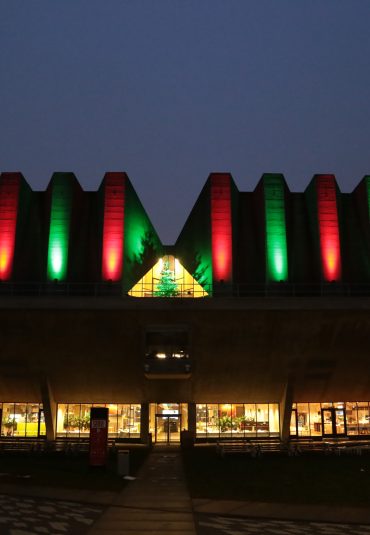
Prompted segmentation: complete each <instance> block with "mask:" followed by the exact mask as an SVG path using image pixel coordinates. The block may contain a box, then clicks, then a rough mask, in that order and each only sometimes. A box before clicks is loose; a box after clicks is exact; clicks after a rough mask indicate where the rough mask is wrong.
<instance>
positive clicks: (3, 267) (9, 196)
mask: <svg viewBox="0 0 370 535" xmlns="http://www.w3.org/2000/svg"><path fill="white" fill-rule="evenodd" d="M19 189H20V176H19V175H18V174H16V173H3V174H2V176H1V179H0V279H1V280H9V279H10V278H11V276H12V271H13V259H14V248H15V233H16V228H17V215H18V201H19Z"/></svg>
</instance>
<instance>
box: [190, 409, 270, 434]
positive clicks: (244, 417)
mask: <svg viewBox="0 0 370 535" xmlns="http://www.w3.org/2000/svg"><path fill="white" fill-rule="evenodd" d="M279 430H280V423H279V404H278V403H207V404H198V405H197V406H196V433H197V438H227V437H230V438H231V437H234V438H238V437H240V438H243V437H274V436H279Z"/></svg>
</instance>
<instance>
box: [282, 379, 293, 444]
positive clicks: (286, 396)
mask: <svg viewBox="0 0 370 535" xmlns="http://www.w3.org/2000/svg"><path fill="white" fill-rule="evenodd" d="M292 405H293V386H292V384H291V383H289V382H287V383H286V385H285V388H284V392H283V395H282V398H281V400H280V438H281V440H284V441H287V440H289V436H290V418H291V415H292Z"/></svg>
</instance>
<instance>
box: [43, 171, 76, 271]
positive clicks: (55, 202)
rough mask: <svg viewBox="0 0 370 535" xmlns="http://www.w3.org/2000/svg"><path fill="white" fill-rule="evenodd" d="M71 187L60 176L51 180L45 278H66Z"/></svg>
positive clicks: (68, 182) (67, 181)
mask: <svg viewBox="0 0 370 535" xmlns="http://www.w3.org/2000/svg"><path fill="white" fill-rule="evenodd" d="M71 205H72V185H71V183H70V181H69V180H65V178H64V177H63V175H62V176H56V177H54V178H53V184H52V199H51V212H50V229H49V245H48V261H47V276H48V279H49V280H60V281H63V280H65V279H66V277H67V270H68V247H69V229H70V219H71V208H72V206H71Z"/></svg>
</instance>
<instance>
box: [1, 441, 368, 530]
mask: <svg viewBox="0 0 370 535" xmlns="http://www.w3.org/2000/svg"><path fill="white" fill-rule="evenodd" d="M22 491H23V492H24V494H26V493H27V494H28V495H27V496H25V495H22ZM42 534H45V535H48V534H49V535H64V534H68V535H84V534H89V535H90V534H91V535H280V534H286V535H370V510H368V508H364V507H362V508H357V507H346V506H329V505H304V504H283V503H268V502H265V503H262V502H243V501H232V500H209V499H193V500H191V498H190V496H189V492H188V489H187V485H186V480H185V474H184V469H183V463H182V455H181V452H180V450H179V449H166V448H153V450H152V452H151V454H150V455H149V456H148V458H147V459H146V461H145V462H144V464H143V466H142V467H141V469H140V470H139V472H138V474H137V476H136V478H134V479H133V480H131V481H129V482H128V484H127V486H126V487H125V488H124V489H123V490H122V491H121V492H119V493H107V492H100V493H99V492H94V491H88V490H86V489H85V490H83V489H79V490H77V489H74V490H72V489H69V490H68V489H57V488H49V489H48V488H46V487H45V488H41V487H38V488H37V487H30V488H28V489H26V488H23V490H22V487H20V486H8V488H6V487H5V486H4V485H3V486H2V487H1V488H0V535H42Z"/></svg>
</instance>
